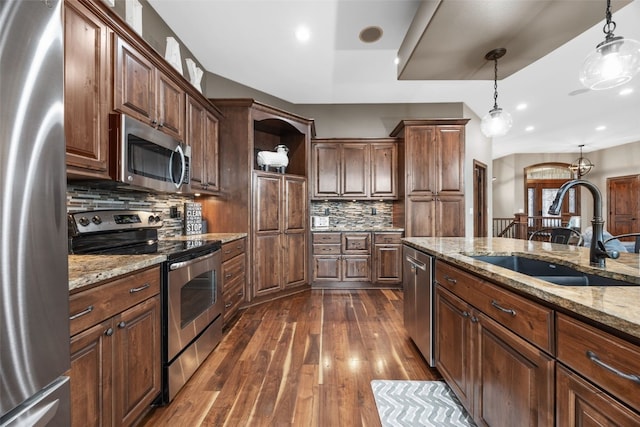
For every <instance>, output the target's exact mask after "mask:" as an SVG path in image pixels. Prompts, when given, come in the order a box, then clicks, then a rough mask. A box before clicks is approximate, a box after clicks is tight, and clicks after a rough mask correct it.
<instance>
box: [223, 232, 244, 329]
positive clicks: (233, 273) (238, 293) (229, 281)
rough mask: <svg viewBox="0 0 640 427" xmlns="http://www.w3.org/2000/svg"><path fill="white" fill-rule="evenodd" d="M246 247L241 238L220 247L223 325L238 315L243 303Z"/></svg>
mask: <svg viewBox="0 0 640 427" xmlns="http://www.w3.org/2000/svg"><path fill="white" fill-rule="evenodd" d="M246 245H247V239H246V238H244V237H243V238H241V239H237V240H233V241H231V242H226V243H224V244H223V245H222V298H223V299H224V324H225V326H227V325H228V324H229V322H230V321H231V320H232V319H233V318H234V316H235V315H236V314H237V313H238V309H239V308H240V306H241V305H242V303H243V302H244V295H245V285H246V268H245V266H246Z"/></svg>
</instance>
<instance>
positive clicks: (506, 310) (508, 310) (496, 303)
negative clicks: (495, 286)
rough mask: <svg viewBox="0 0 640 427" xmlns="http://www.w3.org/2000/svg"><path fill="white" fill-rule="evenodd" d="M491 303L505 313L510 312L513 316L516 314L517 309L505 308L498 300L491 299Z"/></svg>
mask: <svg viewBox="0 0 640 427" xmlns="http://www.w3.org/2000/svg"><path fill="white" fill-rule="evenodd" d="M491 305H492V306H494V307H495V308H497V309H498V310H500V311H502V312H503V313H508V314H510V315H512V316H515V315H516V311H515V310H513V309H511V308H504V307H502V306H501V305H500V304H499V303H498V301H496V300H492V301H491Z"/></svg>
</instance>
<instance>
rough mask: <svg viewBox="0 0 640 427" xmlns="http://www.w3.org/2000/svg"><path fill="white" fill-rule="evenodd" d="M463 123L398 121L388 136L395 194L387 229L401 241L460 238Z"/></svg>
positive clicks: (461, 224)
mask: <svg viewBox="0 0 640 427" xmlns="http://www.w3.org/2000/svg"><path fill="white" fill-rule="evenodd" d="M468 121H469V119H428V120H402V121H401V122H400V123H398V125H397V126H396V128H395V129H394V130H393V131H392V132H391V136H392V137H396V138H398V139H399V146H398V151H399V154H398V160H399V161H398V177H399V178H398V181H399V187H400V196H401V197H399V199H398V201H396V202H394V206H393V223H394V224H393V225H394V227H401V228H404V230H405V236H406V237H453V236H464V234H465V233H464V219H465V215H464V214H465V208H464V153H465V125H466V124H467V122H468ZM402 196H404V197H402Z"/></svg>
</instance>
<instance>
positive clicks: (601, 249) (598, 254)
mask: <svg viewBox="0 0 640 427" xmlns="http://www.w3.org/2000/svg"><path fill="white" fill-rule="evenodd" d="M576 185H580V186H583V187H585V188H586V189H587V190H589V191H590V192H591V195H592V196H593V219H592V220H591V226H592V230H593V235H592V237H591V247H590V249H589V264H591V265H593V266H596V267H601V268H604V266H605V259H606V258H613V259H616V258H618V256H620V254H619V253H618V252H617V251H611V252H610V253H609V252H607V250H606V248H605V246H604V238H603V231H604V220H603V219H602V195H601V194H600V190H598V187H596V186H595V185H594V184H593V183H591V182H589V181H586V180H584V179H574V180H572V181H567V182H565V183H564V184H562V186H561V187H560V189H559V190H558V193H557V194H556V198H555V200H554V201H553V203H552V204H551V207H550V208H549V214H551V215H558V214H560V207H561V206H562V200H563V199H564V196H565V194H566V193H567V191H569V189H570V188H571V187H575V186H576Z"/></svg>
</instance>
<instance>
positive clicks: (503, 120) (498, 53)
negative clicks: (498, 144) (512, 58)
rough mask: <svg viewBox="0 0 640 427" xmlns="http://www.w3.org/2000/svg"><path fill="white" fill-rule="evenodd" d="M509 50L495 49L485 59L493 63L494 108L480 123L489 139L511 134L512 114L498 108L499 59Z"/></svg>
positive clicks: (481, 128)
mask: <svg viewBox="0 0 640 427" xmlns="http://www.w3.org/2000/svg"><path fill="white" fill-rule="evenodd" d="M505 53H507V50H506V49H504V48H498V49H493V50H492V51H490V52H488V53H487V54H486V55H485V56H484V59H486V60H487V61H493V63H494V67H493V72H494V74H493V75H494V78H493V108H492V109H491V110H490V111H489V112H488V113H487V114H485V115H484V117H483V118H482V121H481V122H480V130H481V131H482V133H483V134H484V136H486V137H487V138H492V137H495V136H503V135H506V133H507V132H509V129H511V125H512V124H513V119H512V118H511V114H509V113H508V112H506V111H504V110H503V109H502V108H500V107H498V59H499V58H502V57H503V56H504V54H505Z"/></svg>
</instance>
